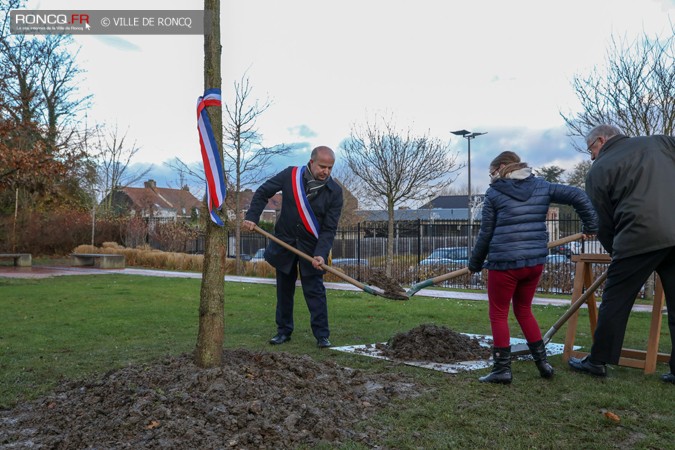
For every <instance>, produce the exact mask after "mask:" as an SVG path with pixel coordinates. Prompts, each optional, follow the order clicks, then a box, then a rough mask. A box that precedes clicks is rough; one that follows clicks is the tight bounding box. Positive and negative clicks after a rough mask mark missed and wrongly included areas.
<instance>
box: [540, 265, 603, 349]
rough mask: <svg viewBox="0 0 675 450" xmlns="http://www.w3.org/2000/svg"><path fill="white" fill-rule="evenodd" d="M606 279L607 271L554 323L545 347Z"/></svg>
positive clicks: (547, 336) (545, 337) (545, 341)
mask: <svg viewBox="0 0 675 450" xmlns="http://www.w3.org/2000/svg"><path fill="white" fill-rule="evenodd" d="M606 279H607V271H606V270H605V271H604V272H602V274H600V276H599V277H598V278H596V280H595V281H594V282H593V284H591V285H590V286H589V287H588V289H586V292H584V293H583V294H581V296H580V297H579V298H578V299H576V300H575V301H574V303H572V305H570V307H569V309H568V310H567V311H565V314H563V315H562V316H560V318H559V319H558V320H557V321H556V323H554V324H553V326H552V327H551V328H550V329H549V330H548V331H547V332H546V334H545V335H544V338H543V341H544V345H546V344H548V343H549V342H551V338H552V337H553V335H554V334H555V332H556V331H558V330H559V329H560V327H561V326H563V324H564V323H565V322H567V321H568V320H569V318H570V317H572V314H574V313H575V312H577V310H578V309H579V308H581V305H583V304H584V303H586V301H587V300H588V297H590V296H591V295H593V293H594V292H595V291H596V290H597V289H598V288H599V287H600V285H601V284H602V283H603V282H604V281H605V280H606Z"/></svg>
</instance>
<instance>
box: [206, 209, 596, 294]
mask: <svg viewBox="0 0 675 450" xmlns="http://www.w3.org/2000/svg"><path fill="white" fill-rule="evenodd" d="M547 227H548V230H549V234H550V239H551V240H554V239H559V238H562V237H565V236H568V235H572V234H575V233H578V232H580V231H581V222H580V220H578V219H569V220H552V221H549V222H547ZM387 230H388V224H387V223H386V222H360V223H358V224H356V225H355V226H352V227H343V228H340V229H338V231H337V234H336V236H335V242H334V244H333V250H332V261H333V265H334V266H336V267H339V268H340V269H341V270H343V271H344V272H345V273H347V274H348V275H350V276H351V277H353V278H356V279H357V280H359V281H362V282H366V283H367V282H368V279H369V277H370V275H371V273H372V271H373V270H381V269H383V268H384V267H385V263H386V255H387V244H388V239H387V234H388V233H387ZM479 230H480V222H479V221H478V222H473V224H472V226H471V229H469V223H468V221H467V220H422V219H420V220H413V221H398V222H395V223H394V239H393V240H392V242H391V245H392V246H393V255H394V256H393V258H392V276H393V278H394V279H396V280H397V281H399V282H400V283H401V284H402V285H409V284H412V283H416V282H419V281H421V280H426V279H429V278H432V277H435V276H438V275H442V274H445V273H448V272H450V271H453V270H457V269H461V268H463V267H466V265H467V260H466V257H467V255H466V253H467V252H469V251H470V249H468V248H467V244H468V242H469V233H471V235H472V240H471V242H475V239H476V237H477V235H478V231H479ZM234 242H235V240H234V231H233V230H232V231H231V232H230V233H229V235H228V243H229V244H230V245H229V248H228V255H229V256H233V255H234V249H233V246H234ZM266 246H267V240H266V238H264V237H263V236H260V235H259V234H257V233H244V232H242V234H241V241H240V252H241V253H242V254H243V255H253V254H255V252H256V251H257V250H258V249H260V248H264V247H266ZM195 247H196V248H202V249H203V243H202V244H201V245H200V244H199V243H198V244H196V246H195ZM441 248H453V249H466V250H465V251H464V254H463V255H460V257H459V258H458V259H455V260H431V261H430V260H428V259H427V258H428V257H429V256H430V255H431V254H432V252H433V251H434V250H437V249H441ZM603 252H604V250H602V248H601V246H600V245H599V243H597V242H594V241H591V242H587V241H583V242H580V243H579V245H578V246H565V247H563V248H559V249H552V250H551V254H561V255H563V256H562V257H557V258H551V262H547V263H546V265H545V269H544V274H543V275H542V279H541V282H540V285H539V291H540V292H551V293H564V294H569V293H571V292H572V286H573V280H574V263H572V262H571V260H570V259H569V257H570V256H571V254H572V253H603ZM460 253H461V252H460ZM245 258H246V256H245ZM331 277H334V275H330V276H328V278H329V279H331ZM485 281H486V276H485V273H483V274H475V275H472V276H470V277H467V276H463V277H458V278H456V279H453V280H450V281H448V282H446V283H445V284H444V286H447V287H455V288H468V289H472V288H473V289H485Z"/></svg>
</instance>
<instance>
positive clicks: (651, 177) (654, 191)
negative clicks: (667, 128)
mask: <svg viewBox="0 0 675 450" xmlns="http://www.w3.org/2000/svg"><path fill="white" fill-rule="evenodd" d="M586 143H587V145H588V149H589V151H590V152H591V159H593V160H594V163H593V166H592V167H591V170H590V171H589V173H588V177H587V178H586V191H587V192H588V195H589V197H590V198H591V202H592V203H593V206H594V207H595V209H596V211H597V213H598V219H599V223H600V226H599V229H598V239H599V240H600V242H601V243H602V246H603V247H605V249H606V250H607V251H608V252H609V253H610V254H611V255H612V262H611V263H610V265H609V268H608V272H607V282H606V284H605V288H604V289H603V294H602V303H601V304H600V308H599V313H598V324H597V327H596V329H595V334H594V337H593V346H592V347H591V352H590V354H589V355H587V356H586V357H585V358H583V359H578V358H570V360H569V365H570V367H571V368H572V369H574V370H576V371H579V372H584V373H589V374H591V375H596V376H602V377H604V376H606V375H607V370H606V367H605V364H616V363H618V362H619V358H620V356H621V348H622V346H623V339H624V335H625V332H626V325H627V323H628V317H629V315H630V312H631V309H632V307H633V304H634V303H635V299H636V297H637V296H638V293H639V292H640V289H641V288H642V286H643V285H644V283H645V281H646V280H647V278H648V277H649V276H650V275H651V274H652V272H654V271H656V273H658V274H659V277H660V278H661V283H663V288H664V291H665V293H666V303H667V305H668V327H669V328H670V339H671V344H672V350H671V352H672V353H671V356H670V373H666V374H664V375H663V376H662V377H661V378H662V380H663V381H665V382H667V383H675V375H674V374H675V213H674V212H673V202H672V199H671V195H672V194H671V193H672V188H673V186H675V138H674V137H672V136H662V135H654V136H639V137H633V138H629V137H627V136H625V135H623V134H622V133H621V131H620V130H619V129H618V128H616V127H614V126H611V125H599V126H597V127H595V128H593V129H592V130H591V131H590V133H589V134H588V136H587V137H586Z"/></svg>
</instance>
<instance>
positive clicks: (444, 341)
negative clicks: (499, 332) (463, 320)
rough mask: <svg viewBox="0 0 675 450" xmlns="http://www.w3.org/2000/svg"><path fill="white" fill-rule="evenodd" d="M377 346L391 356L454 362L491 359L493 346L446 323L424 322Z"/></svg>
mask: <svg viewBox="0 0 675 450" xmlns="http://www.w3.org/2000/svg"><path fill="white" fill-rule="evenodd" d="M377 348H378V349H379V350H380V351H381V352H382V353H383V354H384V356H387V357H389V358H394V359H402V360H406V361H430V362H437V363H453V362H458V361H474V360H479V359H488V358H489V356H490V349H489V348H486V347H483V346H481V345H480V343H479V342H478V340H477V339H475V338H471V337H469V336H466V335H464V334H461V333H457V332H456V331H453V330H451V329H449V328H447V327H444V326H438V325H434V324H422V325H420V326H418V327H415V328H413V329H412V330H410V331H407V332H405V333H398V334H396V335H395V336H394V337H393V338H391V339H390V340H389V342H387V343H386V344H377Z"/></svg>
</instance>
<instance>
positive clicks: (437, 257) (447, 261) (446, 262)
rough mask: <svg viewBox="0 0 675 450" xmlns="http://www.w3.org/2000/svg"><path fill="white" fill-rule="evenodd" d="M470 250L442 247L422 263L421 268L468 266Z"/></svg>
mask: <svg viewBox="0 0 675 450" xmlns="http://www.w3.org/2000/svg"><path fill="white" fill-rule="evenodd" d="M468 264H469V250H468V249H467V248H466V247H441V248H437V249H436V250H434V251H432V252H431V254H430V255H429V256H427V257H426V258H424V259H423V260H422V261H420V266H452V267H457V266H462V267H464V266H467V265H468Z"/></svg>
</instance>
